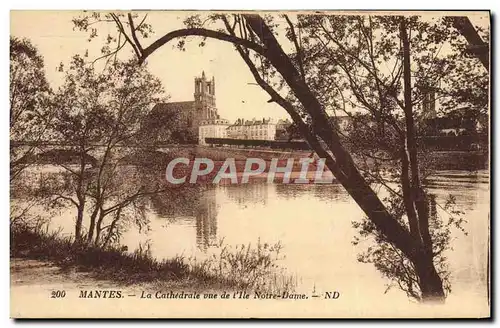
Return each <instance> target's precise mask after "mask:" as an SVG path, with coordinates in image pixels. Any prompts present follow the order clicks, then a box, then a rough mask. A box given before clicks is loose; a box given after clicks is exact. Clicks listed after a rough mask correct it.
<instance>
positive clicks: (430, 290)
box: [412, 249, 445, 303]
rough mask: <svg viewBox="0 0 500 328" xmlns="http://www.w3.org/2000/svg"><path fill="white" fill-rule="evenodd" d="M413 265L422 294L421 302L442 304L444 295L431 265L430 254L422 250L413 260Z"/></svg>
mask: <svg viewBox="0 0 500 328" xmlns="http://www.w3.org/2000/svg"><path fill="white" fill-rule="evenodd" d="M412 262H413V264H414V265H415V270H416V273H417V276H418V285H419V287H420V291H421V292H422V301H423V302H425V303H428V302H437V303H444V300H445V295H444V290H443V282H442V280H441V277H440V276H439V274H438V273H437V271H436V268H435V267H434V263H433V256H432V253H429V252H428V251H427V250H426V249H422V251H421V252H420V254H419V255H418V256H417V258H416V259H414V260H413V261H412Z"/></svg>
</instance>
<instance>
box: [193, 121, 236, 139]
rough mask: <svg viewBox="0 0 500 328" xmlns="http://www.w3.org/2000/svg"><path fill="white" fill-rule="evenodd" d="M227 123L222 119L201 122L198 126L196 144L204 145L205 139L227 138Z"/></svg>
mask: <svg viewBox="0 0 500 328" xmlns="http://www.w3.org/2000/svg"><path fill="white" fill-rule="evenodd" d="M228 126H229V121H228V120H226V119H223V118H214V119H209V120H203V121H201V122H200V125H199V126H198V143H199V144H200V145H206V144H207V143H206V141H205V138H227V127H228Z"/></svg>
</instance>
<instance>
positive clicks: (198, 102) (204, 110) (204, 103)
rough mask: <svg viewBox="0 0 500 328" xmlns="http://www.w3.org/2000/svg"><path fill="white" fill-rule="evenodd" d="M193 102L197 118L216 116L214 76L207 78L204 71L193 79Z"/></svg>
mask: <svg viewBox="0 0 500 328" xmlns="http://www.w3.org/2000/svg"><path fill="white" fill-rule="evenodd" d="M194 103H195V116H196V118H197V120H209V119H216V118H217V109H216V107H215V78H214V77H212V80H207V79H206V77H205V71H203V72H202V74H201V77H196V78H195V79H194Z"/></svg>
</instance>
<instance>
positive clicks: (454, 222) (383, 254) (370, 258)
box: [352, 194, 467, 301]
mask: <svg viewBox="0 0 500 328" xmlns="http://www.w3.org/2000/svg"><path fill="white" fill-rule="evenodd" d="M428 199H429V200H430V201H429V203H430V204H429V205H430V206H429V207H430V214H429V217H430V220H429V221H430V222H429V225H430V231H431V234H432V242H433V243H432V247H433V249H432V252H433V261H434V266H435V268H436V270H437V271H438V274H439V275H440V277H441V279H442V281H443V288H444V290H445V292H446V293H450V292H451V283H450V272H449V270H448V264H447V255H448V254H447V252H449V251H451V250H452V243H451V242H452V239H453V238H452V236H453V233H454V230H460V231H461V232H462V233H463V234H464V235H467V232H466V230H465V228H464V225H465V224H466V223H467V222H466V221H465V219H464V214H465V212H463V211H462V210H460V209H459V208H458V206H457V204H456V200H455V197H453V196H452V195H450V196H449V197H448V198H447V199H446V201H445V203H444V206H442V207H441V208H440V209H439V210H438V206H439V205H438V204H437V203H436V196H435V195H433V194H430V195H428ZM386 201H387V202H389V203H390V204H391V205H390V207H389V209H390V211H391V213H392V214H393V215H394V217H397V218H399V221H400V222H401V223H403V221H404V219H405V218H404V216H405V209H404V205H403V203H402V201H401V198H400V197H397V196H395V195H392V196H389V197H387V198H386ZM352 225H353V227H354V228H355V229H356V230H358V232H359V237H357V236H356V237H355V238H354V240H353V242H352V244H353V245H354V246H356V245H358V244H360V243H365V242H366V243H368V244H369V245H370V246H368V247H366V249H365V250H364V251H362V252H361V253H360V254H359V255H358V261H359V262H361V263H371V264H373V265H374V266H375V267H376V268H377V270H379V271H380V272H381V273H382V275H383V276H385V277H386V278H388V279H389V281H390V283H389V284H388V285H387V289H386V292H387V291H388V290H389V289H391V288H392V287H395V286H396V287H398V288H399V289H401V290H402V291H404V292H405V293H406V294H407V295H408V297H410V298H412V299H414V300H416V301H422V292H421V290H420V287H419V277H418V276H417V274H416V270H415V266H414V264H413V263H412V262H411V261H410V260H409V259H408V258H407V257H406V256H405V255H404V254H403V253H402V252H401V250H399V249H397V248H396V247H395V246H394V245H393V244H392V243H391V242H390V241H388V240H387V238H386V237H385V236H384V235H383V234H381V233H380V231H378V230H377V229H376V227H375V226H374V224H373V223H372V222H371V221H369V220H367V219H366V218H364V219H363V220H362V221H361V222H358V221H353V222H352Z"/></svg>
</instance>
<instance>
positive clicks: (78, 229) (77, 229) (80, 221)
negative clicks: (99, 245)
mask: <svg viewBox="0 0 500 328" xmlns="http://www.w3.org/2000/svg"><path fill="white" fill-rule="evenodd" d="M83 211H84V207H83V206H82V205H80V206H78V214H77V216H76V223H75V242H76V243H80V242H81V241H82V224H83Z"/></svg>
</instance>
